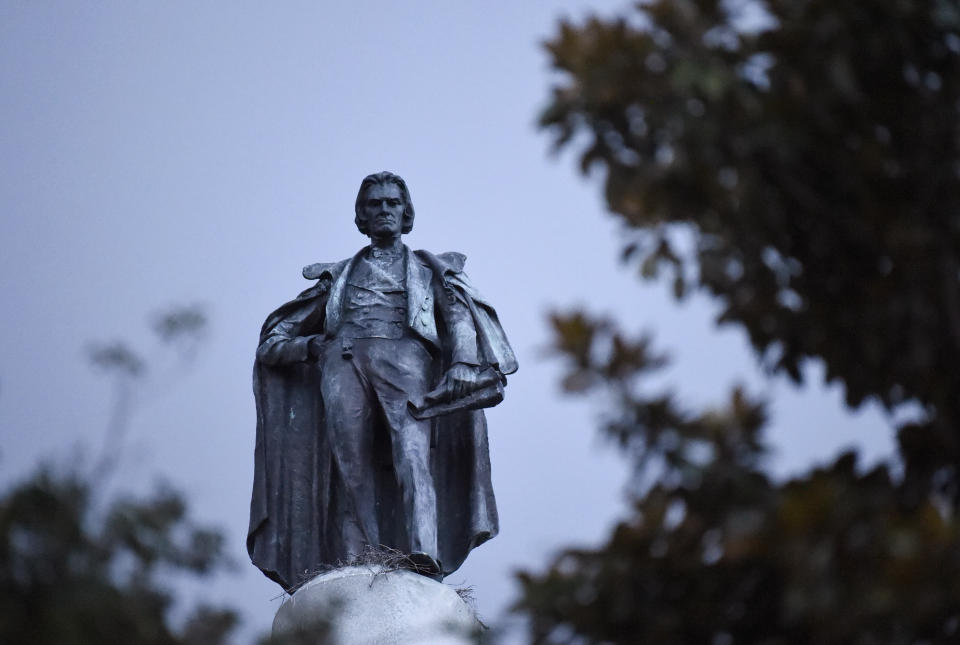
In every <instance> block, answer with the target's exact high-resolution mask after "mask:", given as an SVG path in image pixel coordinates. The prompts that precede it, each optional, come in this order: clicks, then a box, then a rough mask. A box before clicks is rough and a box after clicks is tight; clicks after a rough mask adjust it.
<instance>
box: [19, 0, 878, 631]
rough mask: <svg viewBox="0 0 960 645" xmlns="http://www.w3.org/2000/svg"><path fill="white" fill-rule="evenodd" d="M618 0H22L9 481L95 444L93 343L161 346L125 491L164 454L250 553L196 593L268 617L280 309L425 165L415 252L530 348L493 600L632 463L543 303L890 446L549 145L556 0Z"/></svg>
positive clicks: (209, 515) (822, 454) (810, 433)
mask: <svg viewBox="0 0 960 645" xmlns="http://www.w3.org/2000/svg"><path fill="white" fill-rule="evenodd" d="M623 6H624V3H623V2H591V3H585V2H578V1H573V0H570V1H560V0H557V1H541V2H484V3H453V2H439V1H437V2H407V3H396V2H372V1H371V2H351V3H321V2H279V3H255V2H231V3H226V2H146V1H144V2H126V1H120V0H116V1H114V2H97V3H87V2H84V3H81V2H42V3H41V2H26V1H22V0H11V1H8V2H3V3H0V150H2V155H0V208H2V211H0V212H2V216H0V303H2V311H3V316H2V323H0V325H2V333H0V485H2V486H4V487H6V486H9V485H10V484H11V483H13V482H14V481H16V480H17V479H20V478H22V477H24V476H26V475H28V474H29V473H30V472H32V471H33V470H34V469H35V468H36V467H37V464H38V463H39V462H41V461H43V460H47V461H52V462H54V463H60V464H72V465H76V464H77V463H78V461H77V458H76V455H77V454H78V451H79V453H84V454H86V455H87V457H86V459H87V463H88V462H89V461H92V460H93V459H95V457H96V456H97V455H98V454H99V451H100V450H101V442H102V441H103V436H104V432H105V428H106V426H107V422H108V418H109V414H110V409H111V405H112V396H113V390H112V388H111V381H110V379H109V378H106V377H105V376H103V375H100V374H98V373H97V372H96V371H95V370H93V369H92V368H91V365H90V363H89V360H88V359H87V357H86V353H85V351H86V348H87V347H88V346H89V344H90V343H92V342H106V341H111V340H115V339H124V340H126V341H128V342H129V344H130V346H132V347H134V348H137V349H138V350H140V351H141V352H142V353H143V354H144V356H146V357H148V360H152V362H150V366H151V367H153V368H154V369H153V370H152V371H149V372H148V373H147V374H146V375H145V377H144V378H143V382H142V383H141V384H140V385H141V386H140V387H139V388H138V390H137V395H138V396H137V398H136V399H135V407H134V412H133V416H132V418H131V419H130V422H129V425H128V427H127V432H126V434H125V437H124V441H123V442H122V444H121V445H119V446H116V447H114V448H112V450H116V451H117V453H118V456H119V463H120V466H119V470H118V472H117V475H116V478H115V483H114V489H113V490H114V492H122V491H124V490H130V491H137V492H143V491H147V490H149V489H150V487H151V485H152V484H153V482H155V481H158V480H166V481H169V482H171V483H172V484H173V485H174V486H175V487H177V488H180V489H182V490H183V491H185V492H186V494H187V496H188V498H189V501H190V504H191V509H192V512H193V514H194V516H195V517H196V518H198V519H199V520H201V521H203V522H207V523H212V524H215V525H217V526H219V527H221V528H222V529H223V530H224V531H225V533H226V535H227V536H228V540H229V544H228V548H229V550H230V552H231V554H232V556H233V557H234V559H235V560H236V562H237V563H238V567H237V571H236V572H235V573H234V574H233V575H226V576H222V577H220V578H217V579H216V580H214V581H213V582H212V583H211V584H209V585H207V586H205V587H204V588H202V589H201V588H200V587H199V586H197V587H196V588H191V589H189V590H185V591H184V594H185V595H186V596H187V598H186V602H187V603H189V602H190V601H191V600H190V598H191V597H197V596H199V595H200V594H202V595H203V596H204V597H205V599H206V600H207V601H209V602H214V603H225V604H229V605H233V606H235V607H237V608H239V609H240V610H241V612H242V614H243V617H244V621H245V624H244V632H243V633H244V634H245V635H248V634H253V633H256V632H261V631H263V630H266V629H268V628H269V625H270V621H271V620H272V617H273V614H274V613H275V611H276V609H277V608H278V607H279V603H280V600H279V596H280V589H279V587H278V586H277V585H275V584H274V583H272V582H270V581H269V580H267V579H266V578H265V577H263V575H262V574H261V573H260V572H259V571H258V570H256V569H255V568H254V567H253V566H252V565H250V564H249V562H248V560H247V557H246V552H245V549H244V539H245V534H246V528H247V521H248V510H249V499H250V497H249V496H250V488H251V477H252V472H253V441H254V426H255V419H254V402H253V396H252V392H251V383H250V377H251V367H252V363H253V353H254V349H255V347H256V342H257V335H258V332H259V329H260V325H261V323H262V322H263V319H264V318H265V317H266V315H267V314H268V313H269V312H270V311H271V310H273V309H274V308H275V307H277V306H278V305H279V304H281V303H283V302H284V301H286V300H289V299H290V298H291V297H293V296H295V295H296V294H297V293H298V292H299V291H301V290H302V289H304V288H306V287H307V286H308V285H309V283H308V282H307V281H305V280H304V279H303V278H302V277H301V276H300V269H301V267H302V266H303V265H305V264H310V263H313V262H320V261H334V260H339V259H342V258H345V257H348V256H350V255H352V254H353V253H354V252H356V251H357V250H358V249H359V248H360V247H361V246H363V245H364V244H365V243H366V240H365V238H363V237H362V236H361V235H360V234H359V233H358V232H357V230H356V228H355V227H354V224H353V202H354V199H355V197H356V191H357V188H358V186H359V184H360V181H361V179H362V178H363V177H364V176H365V175H367V174H369V173H371V172H376V171H380V170H390V171H393V172H396V173H398V174H400V175H401V176H403V177H404V178H405V180H406V181H407V184H408V185H409V187H410V191H411V194H412V198H413V202H414V204H415V206H416V213H417V217H416V222H415V225H414V229H413V232H412V233H411V234H410V235H409V236H407V237H406V238H405V241H406V242H407V244H409V245H410V246H411V247H413V248H425V249H429V250H431V251H434V252H441V251H449V250H456V251H460V252H463V253H465V254H466V255H467V257H468V260H467V265H466V271H467V273H468V274H469V275H470V276H471V278H472V280H473V282H474V284H476V285H477V287H478V288H479V289H480V291H481V292H482V293H483V294H484V296H486V298H487V299H488V300H489V301H490V302H492V303H493V304H494V305H495V306H496V308H497V310H498V313H499V315H500V320H501V322H502V323H503V326H504V328H505V330H506V332H507V334H508V336H509V337H510V340H511V342H512V344H513V347H514V349H515V350H516V353H517V355H518V358H519V361H520V371H519V372H518V373H517V374H516V375H514V376H512V377H511V378H510V383H509V385H508V388H507V397H506V401H505V402H504V403H503V404H502V405H500V406H499V407H497V408H495V409H493V410H491V411H489V412H488V422H489V427H490V446H491V461H492V466H493V478H494V488H495V491H496V494H497V498H498V502H499V509H500V520H501V534H500V536H499V537H497V538H496V539H495V540H493V541H491V542H489V543H487V544H485V545H484V546H482V547H481V548H479V549H478V550H476V551H475V552H473V553H472V554H471V556H470V557H469V559H468V560H467V562H466V564H465V565H464V566H463V567H462V568H461V569H460V570H459V571H457V572H456V573H455V574H453V575H452V576H451V577H450V578H448V580H447V582H449V583H451V584H454V585H456V586H465V585H472V586H473V587H474V593H475V595H476V598H477V603H478V607H479V610H480V613H481V615H482V616H483V618H484V619H485V620H486V621H487V622H492V623H497V622H498V621H499V620H500V619H501V618H502V615H503V611H504V609H505V608H506V607H507V606H508V605H509V604H510V603H511V601H512V600H513V598H515V595H516V591H517V590H516V587H515V585H514V583H513V579H512V575H511V573H512V571H514V570H516V569H517V568H520V567H527V568H532V569H538V568H542V567H543V566H544V564H545V563H546V562H547V561H548V559H549V557H550V556H551V554H553V553H555V552H556V551H557V550H558V549H559V548H561V547H563V546H566V545H585V544H595V543H597V541H598V540H600V539H601V538H602V537H603V536H604V534H605V532H606V531H607V530H608V529H609V527H610V525H611V523H612V522H613V521H614V520H615V519H616V517H617V515H618V513H619V512H620V511H621V510H622V508H623V502H624V500H623V496H622V493H621V490H622V485H623V483H624V481H625V478H626V472H627V470H626V465H625V464H624V462H623V460H622V459H621V458H620V457H619V455H618V454H617V453H616V451H615V449H614V448H613V447H612V446H610V445H606V444H605V443H604V442H603V441H602V440H600V439H599V438H598V435H597V433H596V426H597V417H598V414H599V409H600V408H599V405H600V402H599V401H590V400H589V399H585V400H581V399H573V398H570V397H566V396H564V395H563V394H562V393H561V392H560V390H559V387H558V380H559V375H560V373H561V365H560V364H559V363H558V362H557V361H555V360H552V359H550V358H549V357H548V356H547V355H546V353H545V351H544V348H545V347H546V345H547V342H548V340H549V333H548V332H549V330H548V326H547V319H546V316H547V313H548V312H549V311H550V310H551V309H554V308H559V309H568V308H571V307H574V306H586V307H588V308H589V309H591V310H593V311H596V312H602V313H608V314H610V315H613V316H615V317H617V318H619V319H620V320H621V321H622V322H623V323H624V324H625V325H626V326H628V327H629V328H631V329H634V330H637V331H640V330H650V331H651V332H653V333H654V335H655V338H656V344H657V346H658V347H659V348H660V349H661V350H664V351H666V352H667V353H668V354H669V355H670V356H671V358H672V359H673V360H672V364H671V366H670V368H669V369H668V370H666V372H665V373H664V375H663V376H662V377H658V379H657V383H656V384H654V385H653V386H655V387H667V386H669V387H670V388H672V389H673V390H675V391H676V392H677V394H678V396H679V398H680V399H681V400H682V401H685V402H687V403H689V405H690V407H695V406H698V405H704V404H711V403H717V404H719V403H720V402H721V401H722V400H723V399H724V397H725V396H726V393H727V392H728V391H729V388H730V387H731V386H732V385H734V384H736V383H743V384H745V385H747V387H748V389H750V390H751V391H753V392H755V393H759V394H762V395H764V396H766V397H767V398H768V400H770V402H771V412H772V417H773V418H772V423H771V434H770V436H771V440H772V442H773V444H774V446H775V448H776V452H775V453H774V454H773V455H772V457H771V461H770V466H771V468H772V470H773V471H774V472H775V473H777V474H780V475H783V474H788V473H794V472H798V471H802V470H804V469H806V468H808V467H809V466H810V465H812V464H813V463H817V462H822V461H826V460H828V459H830V458H831V457H833V456H834V455H835V454H836V452H837V450H838V449H839V448H840V447H843V446H850V445H857V446H860V447H861V448H862V450H863V454H864V456H865V459H866V461H867V463H869V462H871V461H875V460H877V459H882V458H885V457H887V456H888V454H889V453H890V451H891V450H892V440H891V435H892V432H891V430H890V423H889V421H888V420H887V419H886V418H885V417H884V416H883V415H882V414H881V413H880V412H879V411H878V409H877V408H876V407H870V406H868V407H867V408H865V409H863V410H861V411H860V412H859V413H858V414H856V415H851V414H849V413H848V412H847V411H846V410H845V409H844V408H843V406H842V397H841V395H840V392H839V390H838V388H834V387H830V388H827V387H825V386H824V385H823V378H822V370H821V369H820V367H819V365H818V364H816V363H811V364H810V365H808V367H807V372H806V374H807V376H808V378H807V385H806V386H805V387H804V388H803V389H799V390H798V389H796V388H794V387H793V386H792V385H790V384H789V383H787V382H786V381H784V380H783V379H781V378H777V379H773V380H767V379H766V378H765V376H764V374H763V373H762V372H761V370H760V369H759V368H758V366H757V361H756V360H755V357H754V356H753V354H752V352H751V351H750V349H749V347H748V345H747V343H746V340H745V337H744V335H743V334H742V333H741V332H739V331H737V330H735V329H728V328H722V329H718V328H717V327H716V326H715V325H714V323H713V319H714V316H715V314H716V307H715V306H714V304H713V303H712V302H711V301H710V300H709V299H708V297H707V296H705V295H694V296H693V297H692V298H691V299H689V300H688V301H686V302H685V303H683V304H681V305H678V304H677V303H676V302H674V301H673V300H672V298H671V296H670V295H669V292H668V287H667V285H665V284H662V283H653V284H642V283H641V282H640V281H639V280H638V279H637V278H636V269H635V268H634V267H626V266H623V265H621V264H619V262H618V252H619V249H620V247H621V245H622V239H623V238H622V236H623V231H622V229H621V228H620V227H619V225H618V223H617V221H616V219H615V218H613V217H612V216H611V215H609V214H608V213H607V212H606V211H605V209H604V206H603V202H602V196H601V193H600V177H599V176H594V177H587V178H584V177H581V176H580V175H579V174H578V171H577V166H576V163H575V161H576V160H575V159H574V157H573V156H572V155H562V156H560V157H555V156H552V155H551V154H550V139H549V137H548V136H547V134H546V133H544V132H541V131H539V130H538V129H537V128H536V118H537V114H538V112H539V110H540V109H541V108H542V107H543V106H544V105H545V104H546V101H547V98H548V96H549V88H550V85H551V79H552V73H551V71H550V69H549V67H548V59H547V56H546V53H545V51H544V50H543V48H542V44H541V43H542V42H543V41H544V40H545V39H546V38H548V37H549V36H550V35H551V34H552V33H553V32H554V30H555V29H556V25H557V21H558V19H559V18H560V17H561V16H564V15H567V16H571V17H573V18H581V17H583V16H584V15H586V12H587V11H588V9H593V10H596V11H598V12H600V13H601V14H609V13H611V12H612V11H615V10H616V9H618V8H621V7H623ZM193 303H196V304H199V305H201V306H202V307H203V308H204V310H205V311H206V313H207V315H208V317H209V321H210V325H209V331H208V333H207V336H206V338H205V339H204V341H203V343H202V344H201V345H200V347H199V351H198V352H197V354H196V356H195V357H194V359H193V361H192V362H191V363H190V364H189V365H188V366H184V367H182V368H177V369H174V370H173V371H170V372H169V373H166V375H165V374H164V369H165V368H166V367H167V366H166V365H165V364H164V360H165V359H164V358H163V356H164V354H163V353H162V352H160V353H158V354H157V356H158V357H159V358H157V359H150V358H149V357H151V356H153V355H154V354H153V352H154V349H155V348H154V347H153V343H154V341H153V340H152V336H151V332H150V324H149V320H150V315H151V314H152V313H154V312H156V311H161V310H164V309H165V308H169V307H170V306H176V305H184V304H193Z"/></svg>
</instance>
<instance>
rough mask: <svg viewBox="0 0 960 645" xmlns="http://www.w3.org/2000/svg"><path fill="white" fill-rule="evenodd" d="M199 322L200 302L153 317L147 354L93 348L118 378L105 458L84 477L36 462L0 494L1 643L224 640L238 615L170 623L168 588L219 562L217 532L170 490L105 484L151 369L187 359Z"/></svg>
mask: <svg viewBox="0 0 960 645" xmlns="http://www.w3.org/2000/svg"><path fill="white" fill-rule="evenodd" d="M205 325H206V318H205V317H204V315H203V313H202V312H201V311H200V309H198V308H197V307H181V308H175V309H171V310H169V311H167V312H165V313H163V314H161V315H158V316H156V317H155V320H154V332H155V334H156V336H157V337H158V340H159V343H160V346H159V347H158V349H159V353H158V354H157V355H156V356H155V359H157V360H156V361H147V360H146V359H144V358H142V357H141V355H140V354H139V353H138V352H136V351H134V350H133V349H131V348H130V347H129V346H128V345H127V344H125V343H123V342H121V341H114V342H111V343H106V344H100V345H96V346H94V347H93V348H92V349H91V350H90V359H91V361H92V363H93V364H94V366H96V367H98V368H100V369H102V370H104V371H106V372H109V373H110V374H112V375H113V376H114V377H115V378H116V381H115V387H116V392H115V394H116V396H115V401H114V406H113V409H112V411H111V414H110V421H109V423H108V426H107V428H106V432H105V436H104V447H103V450H102V454H101V455H100V457H99V458H98V459H97V460H96V463H95V464H94V465H93V468H91V469H90V471H89V472H87V471H85V470H84V469H83V468H82V467H81V465H80V464H79V463H78V464H77V465H75V466H74V467H72V468H67V469H65V468H52V467H41V468H39V469H38V470H37V471H36V472H35V473H34V474H33V475H32V476H30V477H28V478H27V479H25V480H24V481H21V482H20V483H18V484H16V485H14V486H13V487H11V488H10V489H9V490H7V491H4V492H3V493H2V494H0V643H31V644H35V645H47V644H49V645H54V644H56V645H87V644H91V643H111V642H115V643H130V644H132V645H221V644H223V643H226V642H227V637H228V636H229V634H230V633H231V632H232V630H233V628H234V627H235V626H236V624H237V622H238V617H237V615H236V613H235V612H234V611H232V610H229V609H223V608H218V607H212V606H207V605H200V606H197V607H194V608H193V611H192V613H191V614H190V615H189V616H188V617H187V618H186V619H185V620H183V621H180V622H179V624H175V621H174V619H173V618H172V610H173V609H174V605H175V602H174V598H175V593H174V590H173V589H172V588H171V585H172V584H173V583H175V582H176V581H178V580H181V579H184V578H192V577H196V576H208V575H211V574H214V573H216V572H219V571H221V570H223V569H224V568H225V567H227V566H228V564H229V559H228V558H227V557H226V555H225V553H224V550H223V546H224V538H223V535H222V534H221V533H220V532H219V531H217V530H215V529H212V528H209V527H205V526H202V525H200V524H197V523H196V522H195V521H194V520H192V519H191V518H190V517H189V515H188V513H187V504H186V501H185V500H184V498H183V496H182V495H181V494H180V493H179V492H177V491H175V490H173V489H172V488H170V487H169V486H162V487H160V488H158V489H156V490H155V491H154V492H153V493H152V494H151V495H149V496H148V497H145V498H138V497H134V496H131V495H119V496H115V495H111V494H110V493H109V486H108V480H109V479H110V476H111V475H112V474H113V473H114V472H115V471H116V468H117V466H118V456H119V455H120V453H121V451H122V443H123V440H124V437H125V434H126V433H127V431H128V429H129V422H130V412H131V407H132V403H133V395H134V394H136V393H138V390H137V386H138V385H143V384H144V383H143V379H144V378H145V377H146V375H147V372H148V367H150V368H153V367H155V366H154V365H153V363H154V362H157V361H159V360H160V359H162V358H164V355H165V354H166V352H167V351H168V350H170V349H171V348H172V349H173V350H175V351H176V353H177V354H179V355H180V359H181V361H182V360H183V359H186V358H188V357H189V356H190V355H192V354H193V351H194V350H195V348H196V344H197V342H198V341H199V339H200V337H201V336H202V334H203V331H204V328H205ZM150 385H155V383H153V382H151V383H150Z"/></svg>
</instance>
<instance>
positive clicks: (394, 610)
mask: <svg viewBox="0 0 960 645" xmlns="http://www.w3.org/2000/svg"><path fill="white" fill-rule="evenodd" d="M479 629H480V623H479V621H478V620H477V618H476V616H475V615H474V612H473V610H472V609H471V608H470V607H469V606H468V605H467V604H466V603H465V602H464V601H463V600H462V599H461V598H460V596H459V595H458V594H457V592H456V591H454V590H453V588H452V587H449V586H447V585H445V584H443V583H440V582H436V581H434V580H431V579H429V578H426V577H424V576H421V575H418V574H416V573H413V572H412V571H407V570H385V569H383V568H382V567H378V566H358V567H344V568H342V569H336V570H334V571H330V572H328V573H325V574H322V575H319V576H317V577H316V578H314V579H313V580H311V581H309V582H308V583H306V584H305V585H304V586H303V587H301V588H300V589H298V590H297V591H296V592H295V593H294V594H293V595H292V596H291V597H289V598H288V599H287V600H286V601H284V603H283V604H282V605H281V606H280V609H279V610H278V611H277V615H276V617H275V618H274V619H273V640H274V641H275V642H276V643H277V644H278V645H285V644H287V643H289V644H296V645H306V644H307V643H311V644H313V643H316V644H317V645H319V644H321V643H322V644H324V645H327V644H330V645H414V644H416V645H467V644H469V643H475V642H476V640H475V638H474V637H475V635H476V633H477V632H478V630H479Z"/></svg>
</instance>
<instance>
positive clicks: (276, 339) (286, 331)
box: [257, 320, 323, 365]
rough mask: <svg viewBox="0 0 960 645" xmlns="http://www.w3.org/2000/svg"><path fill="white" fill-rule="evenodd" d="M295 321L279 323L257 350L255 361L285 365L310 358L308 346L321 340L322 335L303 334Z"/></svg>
mask: <svg viewBox="0 0 960 645" xmlns="http://www.w3.org/2000/svg"><path fill="white" fill-rule="evenodd" d="M300 327H301V326H300V325H298V324H296V322H295V321H288V320H284V321H282V322H280V323H279V324H278V325H277V326H276V327H274V329H273V331H272V332H271V333H270V335H268V336H267V337H266V338H265V339H264V341H263V342H262V343H260V346H259V347H258V348H257V360H258V361H260V362H261V363H263V364H265V365H286V364H288V363H298V362H304V361H307V360H309V359H310V358H311V352H310V344H311V341H312V340H313V339H316V340H315V341H314V343H317V342H319V341H320V340H322V339H323V334H322V333H315V334H303V330H302V329H300Z"/></svg>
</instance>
